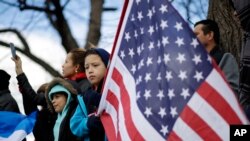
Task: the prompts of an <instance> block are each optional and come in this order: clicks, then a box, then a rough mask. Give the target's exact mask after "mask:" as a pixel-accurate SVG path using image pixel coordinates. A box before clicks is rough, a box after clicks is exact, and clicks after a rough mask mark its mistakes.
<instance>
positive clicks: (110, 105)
mask: <svg viewBox="0 0 250 141" xmlns="http://www.w3.org/2000/svg"><path fill="white" fill-rule="evenodd" d="M124 9H126V10H123V11H124V12H123V14H122V20H121V21H120V25H119V29H118V31H117V37H116V40H115V45H114V49H113V53H112V54H113V56H112V59H111V63H110V67H109V71H108V74H107V77H106V81H105V84H104V87H103V94H102V99H101V102H100V105H99V109H98V113H99V114H100V116H101V120H102V123H103V125H104V128H105V131H106V134H107V137H108V140H112V141H114V140H117V141H120V140H122V141H130V140H136V141H143V140H149V141H151V140H156V141H161V140H169V141H172V140H174V141H178V140H190V141H197V140H212V141H216V140H229V137H230V136H229V127H230V125H231V124H240V125H241V124H248V120H247V119H246V117H245V115H244V113H243V111H242V108H241V106H240V105H239V103H238V101H237V99H236V96H235V94H234V92H233V91H232V89H231V88H230V86H229V85H228V84H227V82H226V81H225V78H224V77H223V75H222V73H221V70H220V69H219V68H218V67H217V65H216V63H215V62H214V60H213V59H212V58H211V57H210V56H209V54H208V53H207V52H206V51H205V49H204V47H203V46H202V45H201V44H200V43H199V42H198V40H197V39H196V36H195V35H194V33H193V31H192V30H191V29H190V27H189V26H188V24H187V23H186V22H185V21H184V20H183V19H182V17H181V16H180V15H179V13H178V12H177V11H176V9H174V7H173V6H172V5H171V3H170V2H169V1H167V0H129V1H125V8H124Z"/></svg>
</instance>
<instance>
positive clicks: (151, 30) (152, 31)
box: [148, 26, 155, 35]
mask: <svg viewBox="0 0 250 141" xmlns="http://www.w3.org/2000/svg"><path fill="white" fill-rule="evenodd" d="M154 32H155V30H154V26H149V29H148V33H149V34H150V35H152V34H153V33H154Z"/></svg>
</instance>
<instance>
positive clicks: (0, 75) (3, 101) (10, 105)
mask: <svg viewBox="0 0 250 141" xmlns="http://www.w3.org/2000/svg"><path fill="white" fill-rule="evenodd" d="M9 80H10V75H9V74H8V73H7V72H5V71H4V70H0V111H11V112H17V113H20V111H19V108H18V105H17V102H16V101H15V99H14V98H13V97H12V95H11V94H10V90H9Z"/></svg>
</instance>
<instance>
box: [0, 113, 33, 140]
mask: <svg viewBox="0 0 250 141" xmlns="http://www.w3.org/2000/svg"><path fill="white" fill-rule="evenodd" d="M36 114H37V112H33V113H31V114H30V115H28V116H26V115H22V114H19V113H15V112H7V111H0V141H21V140H23V139H24V138H25V137H26V136H27V135H28V134H29V133H31V132H32V130H33V127H34V125H35V122H36Z"/></svg>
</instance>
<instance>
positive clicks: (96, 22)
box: [85, 0, 104, 49]
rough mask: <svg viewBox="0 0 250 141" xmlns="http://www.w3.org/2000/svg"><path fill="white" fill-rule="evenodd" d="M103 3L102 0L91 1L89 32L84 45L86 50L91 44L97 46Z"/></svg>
mask: <svg viewBox="0 0 250 141" xmlns="http://www.w3.org/2000/svg"><path fill="white" fill-rule="evenodd" d="M103 2H104V0H91V13H90V21H89V32H88V35H87V39H86V44H85V48H86V49H87V48H90V47H91V46H92V45H91V44H93V45H95V46H97V45H98V42H99V40H100V37H101V21H102V11H103Z"/></svg>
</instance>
